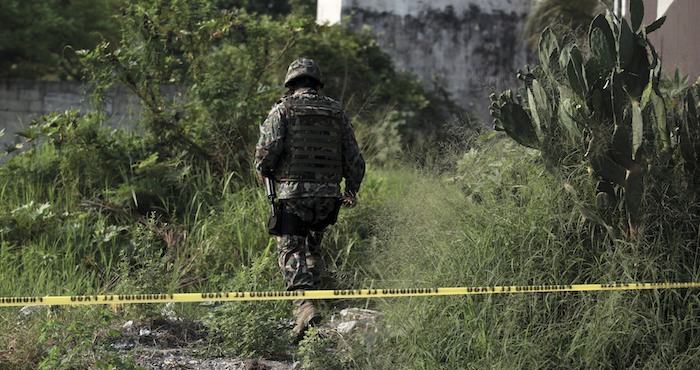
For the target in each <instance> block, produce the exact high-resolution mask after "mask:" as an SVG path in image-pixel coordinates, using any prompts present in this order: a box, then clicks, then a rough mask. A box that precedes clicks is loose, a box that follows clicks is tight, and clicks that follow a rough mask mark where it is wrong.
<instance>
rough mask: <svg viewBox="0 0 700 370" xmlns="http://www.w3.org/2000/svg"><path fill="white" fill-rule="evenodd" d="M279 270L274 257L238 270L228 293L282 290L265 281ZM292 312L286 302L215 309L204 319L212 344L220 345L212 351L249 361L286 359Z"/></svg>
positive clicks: (222, 306)
mask: <svg viewBox="0 0 700 370" xmlns="http://www.w3.org/2000/svg"><path fill="white" fill-rule="evenodd" d="M276 268H277V261H276V259H275V258H274V257H272V256H271V255H269V254H268V255H266V256H263V257H261V258H259V259H257V260H256V261H255V262H253V264H252V265H251V266H250V267H246V266H242V267H241V268H240V269H238V271H236V273H235V276H234V277H233V278H232V279H231V280H230V282H229V283H227V284H226V290H225V291H255V290H257V291H265V290H279V285H277V284H274V283H273V282H274V281H277V279H274V278H271V279H264V276H266V275H269V273H270V271H271V270H276ZM275 272H277V271H275ZM289 312H290V305H289V302H287V301H256V302H230V303H226V304H223V305H220V306H217V307H215V308H214V309H213V310H212V311H211V312H210V313H209V315H208V316H207V318H206V319H205V322H206V325H207V326H208V327H209V329H210V340H211V341H212V343H214V344H217V343H219V344H218V345H217V346H216V347H215V348H216V350H214V349H212V351H215V352H216V351H221V352H222V353H235V354H237V355H242V356H247V357H255V356H265V357H267V358H280V357H282V356H284V355H285V352H286V349H287V347H288V346H289V344H290V343H291V337H290V335H289V333H290V327H289V326H288V322H287V321H288V319H289V315H290V314H289Z"/></svg>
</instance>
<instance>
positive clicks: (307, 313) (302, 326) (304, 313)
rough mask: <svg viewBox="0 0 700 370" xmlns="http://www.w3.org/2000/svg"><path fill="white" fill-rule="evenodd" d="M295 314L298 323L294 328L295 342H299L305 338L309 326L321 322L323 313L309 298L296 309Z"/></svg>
mask: <svg viewBox="0 0 700 370" xmlns="http://www.w3.org/2000/svg"><path fill="white" fill-rule="evenodd" d="M294 316H295V317H296V325H294V329H292V334H293V339H294V342H295V343H299V341H300V340H302V339H303V338H304V334H305V333H306V330H307V329H309V327H311V326H315V325H317V324H318V323H320V322H321V315H320V314H319V313H318V310H316V306H314V304H313V302H311V301H307V300H305V301H303V302H302V303H301V304H300V305H299V307H297V309H296V310H294Z"/></svg>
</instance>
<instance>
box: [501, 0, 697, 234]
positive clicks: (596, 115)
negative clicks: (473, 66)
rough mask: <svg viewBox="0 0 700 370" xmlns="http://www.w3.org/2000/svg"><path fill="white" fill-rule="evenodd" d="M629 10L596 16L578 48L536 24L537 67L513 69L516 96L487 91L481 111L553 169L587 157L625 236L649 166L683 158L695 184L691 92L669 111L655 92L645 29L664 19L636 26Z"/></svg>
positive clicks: (637, 7) (634, 220)
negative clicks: (538, 29) (485, 106)
mask: <svg viewBox="0 0 700 370" xmlns="http://www.w3.org/2000/svg"><path fill="white" fill-rule="evenodd" d="M630 11H631V17H630V22H628V21H627V20H626V19H620V18H617V17H615V16H614V15H613V14H612V13H610V12H608V13H607V14H601V15H599V16H598V17H596V18H595V19H594V20H593V21H592V22H591V25H590V30H589V33H588V45H586V46H587V47H586V48H585V50H586V52H585V54H584V52H582V51H581V50H583V49H581V48H579V47H578V46H577V45H576V44H573V43H569V44H565V45H559V43H558V41H557V40H556V38H555V36H554V34H553V33H552V32H551V31H550V30H548V29H547V30H545V31H544V32H543V33H542V36H541V38H540V43H539V50H538V59H539V65H538V66H537V67H535V68H534V69H532V70H526V71H518V78H519V79H520V80H521V81H522V86H521V88H520V89H519V90H518V92H517V93H513V92H512V91H510V90H508V91H505V92H503V93H501V94H492V95H491V97H490V98H491V109H490V112H491V116H492V117H493V118H494V128H495V129H496V130H502V131H505V132H506V133H507V134H508V136H510V137H511V138H513V139H514V140H516V141H517V142H518V143H520V144H522V145H525V146H528V147H532V148H536V149H539V150H540V151H541V152H542V154H543V157H545V158H546V159H548V160H549V161H550V162H551V163H554V164H555V165H559V168H560V169H561V168H567V165H566V164H565V163H564V162H566V161H572V158H574V159H573V160H578V161H580V162H587V163H588V166H590V168H591V169H592V170H593V172H594V173H595V175H596V176H597V177H598V178H599V180H600V184H599V191H598V193H599V194H596V196H597V197H598V198H607V199H606V202H607V203H609V202H610V201H612V202H613V203H614V204H613V205H614V206H615V207H614V208H612V209H621V210H622V215H624V219H625V221H626V222H625V223H624V224H623V227H622V228H621V229H622V230H621V231H623V232H624V234H625V235H627V236H629V237H634V236H635V234H636V233H637V230H638V228H639V226H640V225H641V224H642V222H643V220H644V204H645V198H644V197H645V177H646V176H647V172H648V169H649V168H650V167H651V166H653V165H654V164H655V163H668V161H669V158H674V156H675V157H682V160H683V162H684V166H685V170H686V173H687V176H688V179H687V180H688V183H689V184H693V188H695V189H698V186H699V185H700V169H699V168H698V162H699V161H700V144H699V142H700V140H698V139H699V138H700V123H699V121H698V114H697V100H696V96H695V95H694V94H693V93H692V92H688V93H687V94H686V96H685V101H684V102H683V104H680V105H678V106H676V107H675V109H670V108H669V107H670V104H668V101H669V99H664V97H663V96H662V94H661V92H660V90H659V80H660V78H661V60H660V58H659V55H658V54H657V52H656V50H655V49H654V47H653V45H652V44H651V43H650V42H649V39H648V35H649V33H651V32H652V31H654V30H656V29H658V28H659V27H660V26H661V25H662V24H663V22H664V20H665V18H661V19H659V20H657V21H656V22H654V23H652V24H650V25H647V26H642V24H641V20H642V18H643V15H644V14H643V4H642V1H640V0H632V1H631V4H630ZM677 153H680V155H676V154H677ZM572 154H573V155H572ZM610 189H615V191H612V190H610Z"/></svg>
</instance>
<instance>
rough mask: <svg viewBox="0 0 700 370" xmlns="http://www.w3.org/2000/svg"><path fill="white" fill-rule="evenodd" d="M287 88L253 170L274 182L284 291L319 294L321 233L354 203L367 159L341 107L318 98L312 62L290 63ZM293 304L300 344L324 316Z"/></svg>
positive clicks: (264, 129) (307, 304)
mask: <svg viewBox="0 0 700 370" xmlns="http://www.w3.org/2000/svg"><path fill="white" fill-rule="evenodd" d="M284 86H285V87H286V88H288V89H289V90H288V92H287V94H286V95H285V97H283V98H282V99H281V100H280V101H278V102H277V103H276V104H275V105H274V106H273V107H272V110H270V113H269V114H268V116H267V119H266V120H265V121H264V122H263V123H262V125H261V126H260V138H259V140H258V143H257V146H256V153H255V170H256V172H257V175H258V177H259V178H260V179H261V180H262V179H263V178H265V177H266V178H274V180H275V182H276V183H278V198H279V203H280V205H281V212H280V213H281V215H280V216H281V218H280V220H279V223H280V225H279V230H277V231H276V232H272V231H271V234H276V239H277V252H278V263H279V266H280V268H281V269H282V273H283V275H284V279H285V283H286V285H287V290H301V289H304V290H311V289H319V286H320V284H321V283H322V276H321V274H322V273H323V266H322V259H321V256H320V244H321V240H322V239H323V233H324V229H325V228H326V227H327V226H328V225H331V224H334V223H335V221H336V218H337V216H338V211H339V209H340V206H341V205H343V206H345V207H348V208H352V207H354V206H355V205H356V204H357V198H356V195H357V192H358V190H359V189H360V183H361V182H362V179H363V177H364V173H365V161H364V159H363V158H362V154H361V152H360V148H359V147H358V145H357V141H356V140H355V134H354V132H353V128H352V125H351V124H350V120H349V119H348V117H347V116H346V115H345V112H344V111H343V110H342V109H341V107H340V103H339V102H338V101H336V100H334V99H331V98H329V97H325V96H322V95H320V94H319V92H318V90H319V89H320V88H322V87H323V77H322V75H321V70H320V68H319V67H318V65H317V64H316V63H315V62H314V61H313V60H312V59H308V58H300V59H297V60H295V61H293V62H292V63H291V64H290V65H289V68H288V69H287V74H286V76H285V79H284ZM342 179H345V188H344V191H343V193H342V195H341V185H340V183H341V180H342ZM295 304H296V305H297V307H296V309H295V311H294V314H295V318H296V324H295V326H294V329H293V334H294V336H295V340H296V341H298V340H300V339H301V338H302V337H303V335H304V332H305V331H306V329H307V328H308V327H309V326H310V325H315V324H317V323H318V322H319V321H320V320H321V317H320V315H319V313H318V311H317V309H316V307H315V306H314V303H313V301H311V300H298V301H295Z"/></svg>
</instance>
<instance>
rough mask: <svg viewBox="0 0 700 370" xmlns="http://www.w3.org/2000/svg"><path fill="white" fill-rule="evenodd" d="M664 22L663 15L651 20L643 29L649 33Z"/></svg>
mask: <svg viewBox="0 0 700 370" xmlns="http://www.w3.org/2000/svg"><path fill="white" fill-rule="evenodd" d="M664 22H666V16H665V15H664V16H663V17H661V18H659V19H657V20H655V21H653V22H651V24H650V25H648V26H646V27H644V31H645V32H646V34H647V35H648V34H650V33H652V32H654V31H656V30H658V29H659V28H660V27H661V26H662V25H663V24H664Z"/></svg>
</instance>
